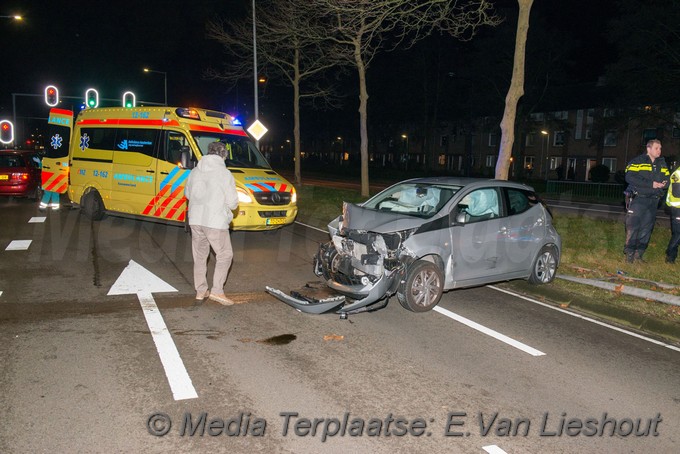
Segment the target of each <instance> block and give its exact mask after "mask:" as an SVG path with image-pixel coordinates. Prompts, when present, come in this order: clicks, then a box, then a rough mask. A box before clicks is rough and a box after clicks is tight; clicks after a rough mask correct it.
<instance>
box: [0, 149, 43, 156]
mask: <svg viewBox="0 0 680 454" xmlns="http://www.w3.org/2000/svg"><path fill="white" fill-rule="evenodd" d="M0 153H7V154H9V153H12V154H22V155H23V154H38V152H37V151H35V150H9V149H4V150H0Z"/></svg>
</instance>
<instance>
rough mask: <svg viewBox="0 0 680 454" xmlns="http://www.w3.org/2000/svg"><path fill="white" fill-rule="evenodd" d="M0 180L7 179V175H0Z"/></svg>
mask: <svg viewBox="0 0 680 454" xmlns="http://www.w3.org/2000/svg"><path fill="white" fill-rule="evenodd" d="M0 180H9V175H0Z"/></svg>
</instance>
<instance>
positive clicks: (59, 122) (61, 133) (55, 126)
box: [42, 108, 73, 194]
mask: <svg viewBox="0 0 680 454" xmlns="http://www.w3.org/2000/svg"><path fill="white" fill-rule="evenodd" d="M47 123H48V125H49V135H48V140H49V143H47V144H46V146H45V150H46V152H45V156H44V157H43V159H42V189H43V190H44V191H52V192H58V193H59V194H64V193H65V192H66V190H67V189H68V173H69V161H68V150H69V145H70V142H71V132H72V129H73V112H72V111H70V110H65V109H57V108H53V109H50V116H49V119H48V120H47Z"/></svg>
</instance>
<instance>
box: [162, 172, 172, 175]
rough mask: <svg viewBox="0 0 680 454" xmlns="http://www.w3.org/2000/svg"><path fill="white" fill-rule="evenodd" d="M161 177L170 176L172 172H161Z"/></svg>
mask: <svg viewBox="0 0 680 454" xmlns="http://www.w3.org/2000/svg"><path fill="white" fill-rule="evenodd" d="M161 175H170V172H161Z"/></svg>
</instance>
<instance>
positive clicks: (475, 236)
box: [451, 187, 503, 286]
mask: <svg viewBox="0 0 680 454" xmlns="http://www.w3.org/2000/svg"><path fill="white" fill-rule="evenodd" d="M500 214H501V204H500V193H499V191H498V189H497V188H493V187H486V188H479V189H475V190H473V191H470V192H469V193H468V194H466V195H464V196H463V198H462V199H461V200H460V202H458V204H456V205H455V206H454V208H453V210H452V212H451V247H452V257H453V273H452V274H453V280H454V281H456V286H460V285H474V283H475V282H480V283H482V282H487V281H489V280H492V277H493V276H495V275H497V274H499V273H501V272H502V270H503V254H502V250H501V246H500V245H499V242H498V239H499V237H500V236H502V234H503V233H502V222H503V221H502V218H501V217H500Z"/></svg>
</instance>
